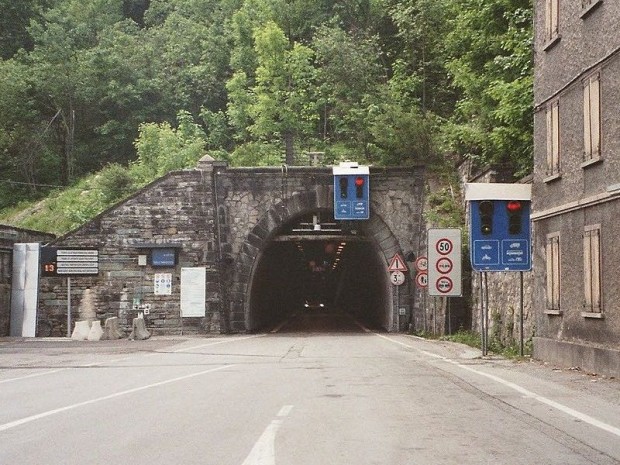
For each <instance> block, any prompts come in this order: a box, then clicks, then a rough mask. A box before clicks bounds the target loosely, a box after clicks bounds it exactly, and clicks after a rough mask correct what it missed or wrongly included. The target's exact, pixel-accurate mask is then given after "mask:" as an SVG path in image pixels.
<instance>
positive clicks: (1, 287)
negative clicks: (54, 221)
mask: <svg viewBox="0 0 620 465" xmlns="http://www.w3.org/2000/svg"><path fill="white" fill-rule="evenodd" d="M55 237H56V236H54V235H53V234H46V233H42V232H38V231H31V230H28V229H22V228H15V227H13V226H7V225H0V337H1V336H8V335H9V326H10V315H11V284H12V278H13V245H14V244H15V243H19V242H43V243H45V242H49V241H51V240H52V239H54V238H55Z"/></svg>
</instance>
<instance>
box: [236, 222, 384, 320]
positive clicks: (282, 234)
mask: <svg viewBox="0 0 620 465" xmlns="http://www.w3.org/2000/svg"><path fill="white" fill-rule="evenodd" d="M366 234H367V232H366V231H364V225H363V224H362V223H361V222H336V221H335V220H334V219H333V213H332V212H331V211H328V210H324V211H314V212H311V213H308V214H305V215H302V216H299V217H296V218H294V219H293V220H291V221H289V222H288V223H286V224H284V225H283V226H282V227H281V228H280V229H279V230H278V231H277V232H276V234H275V235H274V236H273V239H272V240H271V241H270V243H269V244H268V246H267V247H266V248H265V249H264V251H263V252H262V254H261V255H260V256H259V258H258V261H257V264H256V266H255V268H254V272H253V273H252V282H251V285H250V287H251V291H250V302H249V313H248V315H247V328H248V329H249V330H250V331H265V330H272V329H273V328H279V329H280V331H283V332H286V331H301V332H317V331H319V332H332V331H333V332H340V331H359V330H361V327H360V326H359V324H361V325H363V326H365V327H368V328H371V329H381V328H387V327H388V326H389V314H390V309H389V305H390V302H391V300H390V295H388V290H389V288H390V286H389V284H388V283H387V278H386V272H385V264H384V263H383V260H382V259H381V258H380V257H381V255H380V253H379V251H378V250H377V249H376V246H375V245H374V244H375V243H374V241H373V240H372V237H369V236H367V235H366ZM358 323H359V324H358Z"/></svg>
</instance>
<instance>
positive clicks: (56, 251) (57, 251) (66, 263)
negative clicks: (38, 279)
mask: <svg viewBox="0 0 620 465" xmlns="http://www.w3.org/2000/svg"><path fill="white" fill-rule="evenodd" d="M98 274H99V250H97V249H94V248H88V247H82V248H68V247H42V248H41V276H48V277H49V276H95V275H98Z"/></svg>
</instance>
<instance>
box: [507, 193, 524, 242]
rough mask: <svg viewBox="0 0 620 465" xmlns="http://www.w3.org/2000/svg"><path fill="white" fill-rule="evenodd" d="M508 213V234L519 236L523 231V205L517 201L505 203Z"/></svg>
mask: <svg viewBox="0 0 620 465" xmlns="http://www.w3.org/2000/svg"><path fill="white" fill-rule="evenodd" d="M506 210H507V212H508V233H509V234H521V230H522V229H523V204H522V203H521V201H519V200H509V201H508V202H506Z"/></svg>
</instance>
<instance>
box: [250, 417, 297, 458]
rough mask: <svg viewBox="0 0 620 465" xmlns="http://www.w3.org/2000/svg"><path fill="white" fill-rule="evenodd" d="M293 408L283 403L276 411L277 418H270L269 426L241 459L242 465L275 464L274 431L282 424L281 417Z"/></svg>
mask: <svg viewBox="0 0 620 465" xmlns="http://www.w3.org/2000/svg"><path fill="white" fill-rule="evenodd" d="M292 409H293V406H292V405H285V406H284V407H282V408H281V409H280V411H279V412H278V415H277V416H278V419H275V420H271V423H269V426H267V428H266V429H265V431H264V432H263V434H261V436H260V438H258V441H256V444H254V447H253V448H252V450H251V451H250V454H249V455H248V456H247V457H246V459H245V460H244V461H243V464H242V465H275V463H276V447H275V443H276V433H277V432H278V430H279V429H280V426H282V423H283V422H284V420H283V419H282V418H283V417H286V416H288V414H289V413H291V410H292Z"/></svg>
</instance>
